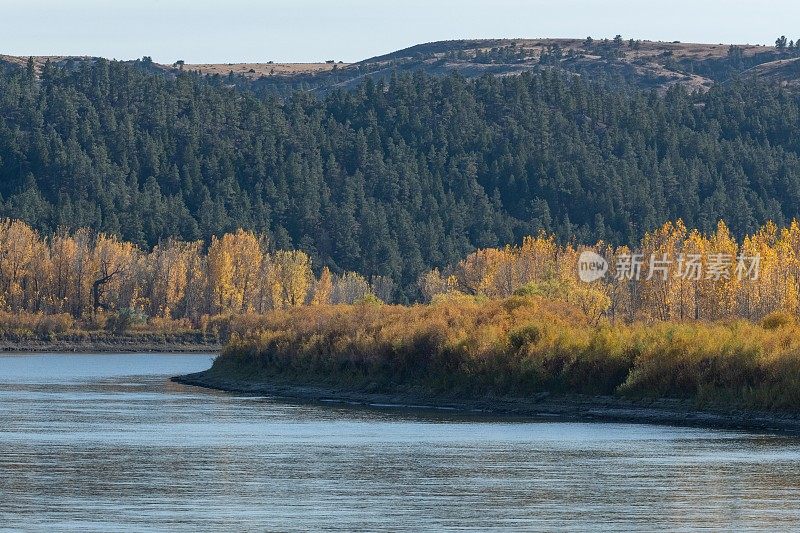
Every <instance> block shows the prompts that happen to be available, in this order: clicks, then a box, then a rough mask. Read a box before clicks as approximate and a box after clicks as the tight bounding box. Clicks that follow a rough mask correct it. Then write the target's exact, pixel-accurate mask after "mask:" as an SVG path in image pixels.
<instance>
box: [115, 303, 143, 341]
mask: <svg viewBox="0 0 800 533" xmlns="http://www.w3.org/2000/svg"><path fill="white" fill-rule="evenodd" d="M146 323H147V317H146V316H145V315H144V314H142V313H141V312H139V311H137V310H136V309H130V308H125V309H120V310H119V311H117V312H116V313H114V314H112V315H109V316H108V318H107V319H106V330H107V331H110V332H112V333H114V334H116V335H122V334H123V333H125V332H127V331H128V330H129V329H131V328H133V327H134V326H137V325H143V324H146Z"/></svg>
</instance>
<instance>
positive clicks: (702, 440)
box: [0, 355, 800, 531]
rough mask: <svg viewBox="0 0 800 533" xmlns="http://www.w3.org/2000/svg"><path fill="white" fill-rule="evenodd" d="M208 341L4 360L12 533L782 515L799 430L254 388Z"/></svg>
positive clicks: (589, 523) (796, 484) (1, 516)
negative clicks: (468, 410)
mask: <svg viewBox="0 0 800 533" xmlns="http://www.w3.org/2000/svg"><path fill="white" fill-rule="evenodd" d="M210 360H211V356H209V355H52V356H45V355H37V356H0V528H2V527H11V528H34V529H49V530H52V529H57V530H65V529H67V530H68V529H79V530H84V531H86V530H105V531H108V530H120V529H152V528H157V529H176V528H179V529H180V528H182V529H186V530H198V529H202V530H231V529H256V530H265V529H266V530H291V529H301V530H302V529H321V528H331V529H340V530H354V529H369V530H376V529H386V530H398V529H410V530H420V529H432V528H433V529H456V528H462V527H465V526H468V527H471V528H475V529H478V530H486V529H499V528H508V529H542V530H553V529H563V528H568V529H587V528H591V527H593V526H594V527H597V526H599V527H601V528H605V529H630V528H641V529H658V528H670V529H674V528H677V527H683V528H715V529H720V528H723V529H740V528H745V527H762V528H769V529H776V528H786V527H789V526H794V527H797V526H798V524H800V490H798V488H800V461H798V459H800V442H798V441H797V440H794V439H791V438H787V437H775V436H763V435H750V434H745V433H734V432H721V431H707V430H698V429H680V428H668V427H654V426H637V425H625V424H577V423H572V424H570V423H541V422H526V421H521V420H512V419H505V420H500V421H497V420H494V421H492V420H489V419H486V418H474V417H470V416H466V415H459V414H455V413H408V412H396V411H391V410H384V411H374V410H368V409H354V408H344V407H336V406H317V405H298V404H292V403H285V402H280V401H276V400H273V399H270V398H242V397H235V396H232V395H227V394H224V393H217V392H212V391H204V390H201V389H196V388H188V387H183V386H180V385H176V384H172V383H170V382H169V381H168V380H167V377H168V376H169V375H174V374H178V373H185V372H195V371H198V370H202V369H204V368H207V367H208V366H209V363H210Z"/></svg>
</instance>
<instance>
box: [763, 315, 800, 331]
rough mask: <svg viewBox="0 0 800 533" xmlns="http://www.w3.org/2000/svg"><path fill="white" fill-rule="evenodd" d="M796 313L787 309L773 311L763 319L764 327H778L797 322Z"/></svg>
mask: <svg viewBox="0 0 800 533" xmlns="http://www.w3.org/2000/svg"><path fill="white" fill-rule="evenodd" d="M795 322H796V321H795V318H794V315H792V314H791V313H787V312H786V311H773V312H772V313H770V314H768V315H767V316H765V317H764V318H763V319H762V320H761V327H762V328H764V329H778V328H782V327H785V326H791V325H794V324H795Z"/></svg>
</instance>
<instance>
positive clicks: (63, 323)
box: [34, 313, 75, 337]
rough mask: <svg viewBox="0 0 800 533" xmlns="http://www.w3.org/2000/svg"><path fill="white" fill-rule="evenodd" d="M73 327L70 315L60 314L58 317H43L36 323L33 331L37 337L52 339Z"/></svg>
mask: <svg viewBox="0 0 800 533" xmlns="http://www.w3.org/2000/svg"><path fill="white" fill-rule="evenodd" d="M74 325H75V320H74V319H73V318H72V315H69V314H66V313H62V314H58V315H43V316H42V317H41V318H39V320H38V321H37V323H36V327H35V329H34V331H35V332H36V334H37V335H38V336H39V337H52V336H53V335H58V334H60V333H66V332H67V331H69V330H71V329H72V327H73V326H74Z"/></svg>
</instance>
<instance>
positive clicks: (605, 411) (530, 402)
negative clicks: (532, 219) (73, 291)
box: [170, 371, 800, 436]
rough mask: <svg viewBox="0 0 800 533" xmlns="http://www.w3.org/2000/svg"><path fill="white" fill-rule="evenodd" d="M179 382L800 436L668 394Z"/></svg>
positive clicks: (204, 378) (773, 418) (326, 399)
mask: <svg viewBox="0 0 800 533" xmlns="http://www.w3.org/2000/svg"><path fill="white" fill-rule="evenodd" d="M170 380H171V381H173V382H175V383H180V384H183V385H191V386H196V387H203V388H207V389H214V390H220V391H225V392H235V393H243V394H252V395H265V396H275V397H277V398H284V399H291V400H301V401H304V402H310V403H319V404H327V405H330V404H332V403H339V404H349V405H360V406H363V407H369V408H376V409H386V408H401V409H411V410H427V411H442V410H447V411H456V412H464V413H480V414H485V415H502V416H520V417H525V418H530V419H532V420H547V421H563V422H616V423H633V424H654V425H666V426H680V427H697V428H709V429H725V430H740V431H750V432H759V433H770V434H783V435H797V436H800V416H798V415H794V414H791V413H781V412H768V411H751V410H742V409H701V408H698V407H696V406H694V405H693V403H692V401H691V400H677V399H669V398H658V399H642V400H633V399H626V398H618V397H614V396H580V395H554V394H550V393H546V392H543V393H540V394H537V395H535V396H533V397H526V398H484V399H480V400H472V399H466V398H448V397H444V396H432V395H425V394H420V393H413V392H411V393H409V392H398V393H373V392H360V391H348V390H344V389H335V388H331V387H328V386H317V385H314V384H308V385H298V384H293V383H281V382H275V383H264V382H252V381H242V380H235V379H229V378H224V377H219V376H215V375H213V374H210V373H209V372H208V371H205V372H198V373H194V374H186V375H182V376H174V377H172V378H170Z"/></svg>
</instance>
